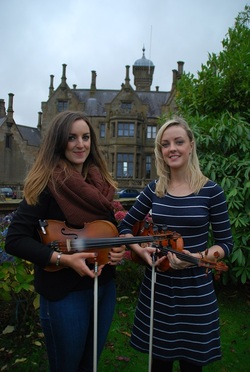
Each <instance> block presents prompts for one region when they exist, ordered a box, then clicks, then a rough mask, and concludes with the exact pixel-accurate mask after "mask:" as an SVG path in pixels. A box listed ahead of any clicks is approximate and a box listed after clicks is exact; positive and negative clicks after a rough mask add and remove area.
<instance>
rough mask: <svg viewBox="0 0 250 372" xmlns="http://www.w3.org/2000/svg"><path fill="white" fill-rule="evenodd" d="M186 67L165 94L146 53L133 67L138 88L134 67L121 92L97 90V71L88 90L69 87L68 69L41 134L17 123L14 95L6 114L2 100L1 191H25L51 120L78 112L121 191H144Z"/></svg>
mask: <svg viewBox="0 0 250 372" xmlns="http://www.w3.org/2000/svg"><path fill="white" fill-rule="evenodd" d="M183 65H184V63H183V62H177V70H176V69H174V70H173V80H172V87H171V89H170V90H169V91H160V90H159V87H156V88H155V90H151V86H152V82H153V74H154V69H155V66H154V64H153V62H152V61H151V60H149V59H147V58H146V57H145V49H144V48H143V54H142V57H141V58H140V59H138V60H136V61H135V63H134V65H133V67H132V73H133V76H134V87H132V85H131V83H130V66H126V70H125V79H124V83H122V85H121V88H120V89H117V90H110V89H97V81H96V77H97V75H96V71H92V72H91V84H90V87H89V88H78V87H77V85H73V87H69V86H68V84H67V77H66V67H67V66H66V64H63V65H62V77H61V83H60V85H59V86H58V87H57V88H54V76H53V75H51V76H50V86H49V97H48V100H47V101H46V102H42V104H41V108H42V111H41V112H39V113H38V123H37V127H36V128H33V127H28V126H24V125H22V124H20V123H16V122H15V119H14V110H13V98H14V94H12V93H9V101H8V106H7V110H6V108H5V102H4V100H3V99H0V159H1V162H0V186H11V187H13V188H14V189H16V190H21V189H22V185H23V181H24V178H25V176H26V174H27V172H28V170H29V168H30V167H31V165H32V164H33V162H34V159H35V157H36V154H37V152H38V149H39V146H40V143H41V140H42V138H43V136H44V132H45V131H46V129H47V127H48V126H49V124H50V121H51V119H52V118H53V117H54V116H55V115H56V114H57V113H58V112H60V111H62V110H73V111H83V112H84V113H85V115H86V116H87V117H88V118H89V120H90V122H91V123H92V125H93V128H94V130H95V131H96V135H97V138H98V141H99V144H100V147H101V149H102V150H103V152H104V154H105V157H106V160H107V164H108V167H109V170H110V172H111V173H112V175H113V177H114V179H116V181H117V182H118V185H119V188H128V187H132V188H136V189H138V190H141V189H142V188H143V187H144V186H145V185H146V184H147V183H148V182H149V181H150V180H152V179H154V178H155V177H156V174H155V165H154V139H155V136H156V133H157V127H158V125H159V118H160V117H163V116H164V115H168V114H170V113H173V112H175V111H176V106H175V102H174V97H175V89H176V83H177V80H178V79H179V78H180V77H181V75H182V73H183Z"/></svg>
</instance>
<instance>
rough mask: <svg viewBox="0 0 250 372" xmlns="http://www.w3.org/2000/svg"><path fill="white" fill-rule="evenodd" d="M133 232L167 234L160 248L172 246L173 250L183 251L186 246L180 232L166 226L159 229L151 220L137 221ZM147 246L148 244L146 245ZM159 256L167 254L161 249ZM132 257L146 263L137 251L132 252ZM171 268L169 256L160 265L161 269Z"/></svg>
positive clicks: (142, 234)
mask: <svg viewBox="0 0 250 372" xmlns="http://www.w3.org/2000/svg"><path fill="white" fill-rule="evenodd" d="M133 233H134V234H136V235H140V236H149V235H155V234H156V233H157V234H158V235H161V234H162V235H164V236H165V240H162V241H161V242H160V243H159V248H160V247H169V248H171V249H172V250H174V251H176V252H181V251H183V247H184V242H183V239H182V237H181V235H180V234H178V233H177V232H175V231H174V232H172V231H170V230H167V229H166V228H164V227H163V228H161V229H159V227H155V226H154V225H153V223H152V222H149V221H140V222H138V223H136V224H135V225H134V229H133ZM141 246H143V245H141ZM144 246H146V245H144ZM158 255H159V257H162V256H165V257H166V254H164V253H163V252H161V250H160V251H159V253H158ZM131 257H132V260H133V261H134V262H136V263H139V264H145V262H144V261H143V259H142V258H140V257H139V256H138V255H137V254H136V253H135V252H133V251H132V252H131ZM169 268H170V266H169V261H168V259H167V257H166V258H165V260H163V261H162V262H161V264H160V265H159V269H160V270H161V271H166V270H168V269H169Z"/></svg>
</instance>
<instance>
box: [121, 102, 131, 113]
mask: <svg viewBox="0 0 250 372" xmlns="http://www.w3.org/2000/svg"><path fill="white" fill-rule="evenodd" d="M121 108H122V110H129V111H130V110H131V108H132V103H131V102H122V103H121Z"/></svg>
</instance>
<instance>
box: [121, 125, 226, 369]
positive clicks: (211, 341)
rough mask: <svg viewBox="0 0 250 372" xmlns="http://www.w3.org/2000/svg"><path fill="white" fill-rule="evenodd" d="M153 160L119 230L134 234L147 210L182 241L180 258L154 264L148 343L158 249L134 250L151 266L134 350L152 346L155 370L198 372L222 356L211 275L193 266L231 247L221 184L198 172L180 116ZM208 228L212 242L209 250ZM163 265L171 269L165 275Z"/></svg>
mask: <svg viewBox="0 0 250 372" xmlns="http://www.w3.org/2000/svg"><path fill="white" fill-rule="evenodd" d="M155 158H156V170H157V175H158V179H157V180H156V181H152V182H150V184H149V185H148V186H147V187H146V188H145V189H144V191H143V192H142V193H141V194H140V196H139V198H138V200H137V201H136V203H135V204H134V206H133V207H132V208H131V209H130V211H129V212H128V213H127V215H126V216H125V218H124V220H123V222H122V223H121V225H120V227H119V231H120V233H121V234H124V235H125V236H127V237H129V236H131V234H132V232H133V227H134V225H136V223H137V222H138V221H142V220H143V219H144V218H145V216H146V215H147V214H148V213H149V211H150V210H152V212H151V213H152V220H153V224H154V225H156V226H158V228H159V229H160V230H161V229H163V230H164V229H165V228H166V226H167V229H168V230H169V231H170V232H171V231H172V232H176V233H177V234H179V235H180V236H181V238H182V239H183V242H184V244H183V245H184V250H183V252H182V253H183V254H184V256H183V255H182V256H180V255H178V254H175V253H172V252H168V253H167V256H166V257H164V256H163V257H160V258H158V259H157V260H156V279H155V286H154V289H155V291H154V297H153V298H154V313H153V336H152V338H150V336H151V332H150V331H151V329H150V325H151V324H152V323H151V322H150V321H151V313H150V310H151V309H150V305H151V302H150V299H151V298H152V297H151V296H152V293H151V280H152V269H151V266H152V257H151V256H152V253H153V252H155V248H152V247H148V248H142V247H141V246H140V245H138V244H134V245H131V249H133V251H134V252H136V254H137V255H138V256H140V257H141V258H143V259H144V260H145V261H146V263H147V264H148V265H147V267H146V270H145V275H144V279H143V282H142V285H141V289H140V295H139V300H138V304H137V308H136V314H135V320H134V326H133V331H132V336H131V345H132V346H133V347H134V348H135V349H137V350H139V351H141V352H144V353H147V352H149V349H152V369H151V370H152V372H161V371H164V372H168V371H172V369H173V363H174V361H177V360H178V361H179V364H180V369H181V371H182V372H184V371H185V372H190V371H192V372H200V371H202V366H205V365H207V364H209V363H211V362H213V361H216V360H218V359H220V358H221V349H220V334H219V312H218V304H217V299H216V294H215V290H214V285H213V275H212V270H211V269H210V268H208V269H204V267H201V266H199V265H196V264H195V263H196V262H199V261H197V260H203V259H205V260H208V261H212V262H213V261H214V260H215V255H217V254H218V255H219V257H220V258H223V257H226V256H228V255H229V254H230V252H231V250H232V246H233V242H232V234H231V228H230V222H229V217H228V210H227V204H226V200H225V196H224V193H223V190H222V189H221V187H220V186H219V185H217V184H216V183H215V182H213V181H211V180H209V179H208V178H207V177H205V176H204V175H203V173H202V172H201V170H200V167H199V161H198V157H197V153H196V145H195V139H194V136H193V133H192V131H191V129H190V128H189V126H188V124H187V123H186V122H185V121H184V120H183V119H181V118H175V119H172V120H169V121H168V122H166V123H165V124H163V125H162V127H161V128H160V129H159V131H158V133H157V136H156V140H155ZM210 226H211V229H212V233H213V236H212V238H213V244H212V245H209V229H210ZM187 257H189V259H184V258H187ZM190 258H191V260H190ZM165 260H168V265H169V266H170V268H169V269H167V270H162V269H161V268H164V261H165ZM189 261H190V262H189ZM168 265H165V268H167V267H168ZM206 270H207V272H206ZM150 340H152V345H151V344H150ZM149 346H151V348H149Z"/></svg>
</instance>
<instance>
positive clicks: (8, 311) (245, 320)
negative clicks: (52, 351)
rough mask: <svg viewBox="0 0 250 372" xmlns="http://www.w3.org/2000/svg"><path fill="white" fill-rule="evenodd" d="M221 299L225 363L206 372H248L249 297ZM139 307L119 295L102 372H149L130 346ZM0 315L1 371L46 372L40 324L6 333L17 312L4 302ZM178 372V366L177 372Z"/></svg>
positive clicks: (221, 294) (237, 294)
mask: <svg viewBox="0 0 250 372" xmlns="http://www.w3.org/2000/svg"><path fill="white" fill-rule="evenodd" d="M218 298H219V307H220V319H221V341H222V351H223V359H222V361H219V362H216V363H214V364H211V365H209V366H207V367H205V368H204V372H211V371H213V372H234V371H237V372H246V371H248V370H249V366H250V336H249V331H250V329H249V328H250V320H249V305H248V304H247V297H246V293H245V292H244V291H242V290H241V291H233V292H232V291H231V290H229V289H223V290H218ZM135 304H136V296H135V295H133V294H131V293H130V294H124V293H122V294H119V291H118V297H117V304H116V310H115V316H114V319H113V323H112V327H111V329H110V332H109V336H108V340H107V343H106V347H105V350H104V352H103V354H102V357H101V360H100V363H99V368H98V372H118V371H119V372H122V371H126V372H135V371H138V372H144V371H145V372H146V371H147V370H148V355H146V354H141V353H139V352H137V351H135V350H134V349H132V348H131V347H130V345H129V336H130V332H131V328H132V323H133V315H134V309H135ZM0 312H1V313H0V314H1V316H0V371H13V370H15V372H18V371H23V372H29V371H30V372H33V371H34V372H35V371H36V372H37V371H44V372H45V371H46V370H47V361H46V353H45V350H44V339H43V334H42V332H41V330H40V326H39V324H38V320H37V323H36V324H35V325H34V327H33V330H32V331H30V330H29V333H27V331H25V327H22V328H21V329H16V330H13V331H12V332H10V333H2V332H3V331H4V330H6V326H8V325H13V324H14V323H13V322H14V319H15V308H13V306H11V305H10V304H6V303H3V302H1V303H0ZM9 330H11V329H9ZM26 330H27V327H26ZM178 370H179V369H178V364H176V365H175V371H178ZM69 372H71V371H69Z"/></svg>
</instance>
